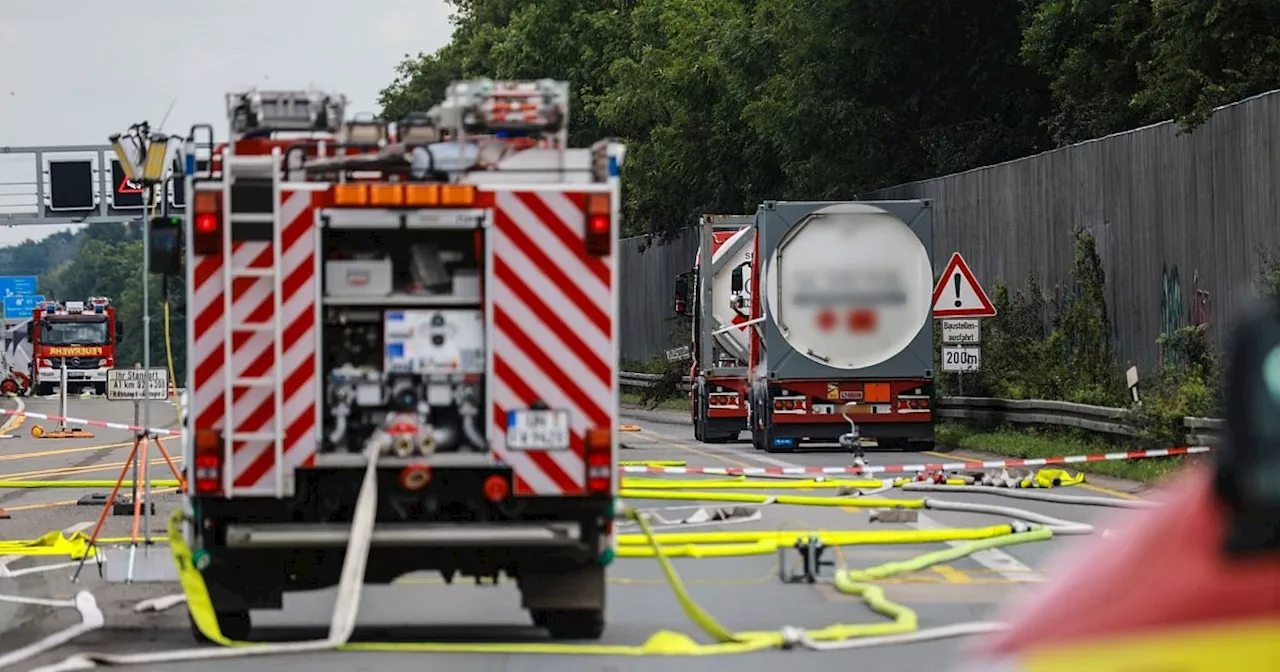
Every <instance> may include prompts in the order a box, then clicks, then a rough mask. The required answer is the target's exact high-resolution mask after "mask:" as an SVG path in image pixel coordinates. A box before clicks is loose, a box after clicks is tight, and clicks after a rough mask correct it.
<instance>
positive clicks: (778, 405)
mask: <svg viewBox="0 0 1280 672" xmlns="http://www.w3.org/2000/svg"><path fill="white" fill-rule="evenodd" d="M773 410H775V411H781V410H782V402H781V401H775V402H773Z"/></svg>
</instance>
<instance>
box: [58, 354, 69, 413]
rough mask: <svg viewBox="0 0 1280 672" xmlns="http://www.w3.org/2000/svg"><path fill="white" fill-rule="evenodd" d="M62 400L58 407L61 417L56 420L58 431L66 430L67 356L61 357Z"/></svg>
mask: <svg viewBox="0 0 1280 672" xmlns="http://www.w3.org/2000/svg"><path fill="white" fill-rule="evenodd" d="M61 387H62V400H61V404H60V408H61V409H62V413H61V415H62V419H61V420H59V421H58V431H59V432H65V431H67V358H66V357H63V358H62V385H61Z"/></svg>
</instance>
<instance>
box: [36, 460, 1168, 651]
mask: <svg viewBox="0 0 1280 672" xmlns="http://www.w3.org/2000/svg"><path fill="white" fill-rule="evenodd" d="M375 469H376V458H375V459H372V460H370V461H369V467H368V469H367V471H366V475H365V482H364V486H363V488H362V490H361V493H360V497H359V499H358V501H357V509H356V514H355V518H354V522H353V524H352V537H351V542H350V544H349V545H348V547H347V552H346V560H345V562H344V565H343V574H342V579H341V581H340V582H339V587H338V600H337V603H336V604H335V607H334V616H333V619H332V621H331V623H330V628H329V635H328V636H327V637H325V638H324V639H319V640H313V641H305V642H289V643H278V644H277V643H272V644H255V643H250V642H238V641H232V640H229V639H227V638H226V637H224V636H223V635H222V633H221V632H220V631H219V630H218V625H217V621H216V618H214V617H213V612H212V606H211V604H210V602H209V599H208V594H207V592H206V589H205V587H204V582H203V580H202V578H201V577H200V573H199V571H198V570H197V569H196V568H195V563H194V561H193V559H192V553H191V549H190V548H188V547H187V545H186V542H185V539H184V536H183V534H182V529H181V528H182V524H183V520H182V517H181V514H180V513H175V515H174V517H173V518H172V519H171V520H170V527H169V541H170V546H171V551H172V553H173V555H174V560H175V563H176V565H177V567H178V570H179V579H180V582H181V585H182V588H183V595H182V596H175V597H174V598H162V599H161V600H160V601H158V602H157V601H155V600H152V601H150V603H149V604H147V605H145V607H151V608H159V607H167V606H173V605H176V604H179V603H181V602H182V601H186V602H187V604H188V608H189V609H190V611H191V614H192V617H193V619H194V622H195V624H196V626H197V627H198V628H199V630H200V631H201V632H202V633H203V634H204V635H205V636H206V637H207V638H209V639H210V640H212V641H214V642H217V643H219V644H222V645H223V647H224V648H208V647H205V648H193V649H187V650H179V651H162V652H154V653H141V654H80V655H77V656H73V657H71V658H69V659H67V660H65V661H63V662H62V663H59V664H56V665H53V666H49V667H45V668H41V669H43V670H45V672H53V671H54V670H79V669H91V668H93V667H95V666H97V665H98V664H105V665H139V664H157V663H166V662H169V663H172V662H178V661H184V660H216V659H223V658H239V657H245V656H259V655H270V654H279V653H303V652H312V651H332V650H343V651H421V652H438V653H466V652H473V653H542V654H561V655H565V654H579V655H616V656H642V655H714V654H727V653H745V652H749V651H758V650H762V649H771V648H789V647H802V648H810V649H821V650H826V649H829V648H854V647H861V646H871V645H878V644H888V643H903V642H910V641H920V640H922V639H929V638H938V637H955V636H962V635H969V634H977V633H981V632H990V631H992V630H994V629H998V628H999V627H1001V626H1000V625H999V624H993V623H975V624H962V625H959V626H947V627H943V628H937V629H932V630H920V629H919V627H918V619H917V617H916V615H915V612H914V611H912V610H911V609H910V608H908V607H905V606H903V605H900V604H896V603H894V602H892V601H890V600H888V599H887V598H886V597H885V595H884V592H883V589H881V588H880V587H879V586H876V585H874V584H872V583H870V582H871V581H875V580H879V579H883V578H887V577H890V576H894V575H897V574H902V573H906V572H913V571H919V570H920V569H923V568H926V567H929V566H931V565H934V564H938V563H942V562H947V561H951V560H955V559H957V558H962V557H965V556H968V555H972V554H974V553H978V552H980V551H983V550H989V549H992V548H998V547H1002V546H1009V545H1014V544H1022V543H1030V542H1034V541H1043V540H1047V539H1050V538H1052V537H1053V536H1055V535H1057V534H1087V533H1089V532H1090V531H1092V529H1093V528H1092V526H1089V525H1086V524H1083V523H1075V522H1071V521H1064V520H1060V519H1057V518H1052V517H1049V516H1045V515H1042V514H1037V513H1035V512H1030V511H1023V510H1019V509H1016V508H1012V507H1003V506H991V505H979V504H969V503H963V502H947V501H942V500H934V499H920V500H907V499H902V500H899V499H892V498H870V497H850V496H836V497H810V496H788V495H765V494H754V493H731V492H723V490H724V489H728V487H727V486H726V487H722V488H717V489H718V490H721V491H715V489H713V490H708V491H701V492H681V491H676V490H678V489H679V488H678V487H677V486H674V485H665V484H664V485H662V486H659V487H653V488H646V487H644V486H645V485H646V483H644V482H640V483H628V484H627V485H629V486H632V487H629V488H627V489H624V491H623V492H622V497H623V498H624V499H625V500H629V501H638V500H641V499H657V500H667V499H682V500H688V499H699V500H705V501H734V502H742V501H744V498H746V501H750V502H752V503H758V504H784V505H787V504H789V505H800V506H815V505H816V506H831V505H836V504H835V502H836V501H838V505H839V506H843V507H858V508H867V509H874V508H879V507H894V508H895V509H907V508H912V509H932V510H939V511H964V512H971V513H982V514H990V515H998V516H1004V517H1007V518H1012V519H1014V521H1013V522H1011V523H1006V524H997V525H991V526H988V527H983V528H959V529H942V530H933V529H931V530H884V531H873V530H854V531H845V532H839V531H836V532H831V531H786V532H768V531H765V532H757V531H740V532H691V533H658V532H655V531H654V530H653V529H652V527H651V525H650V523H649V522H648V519H647V517H646V516H644V515H642V513H643V512H641V511H638V510H637V509H636V508H634V506H632V505H627V506H626V507H625V509H624V513H623V515H624V516H625V517H626V518H627V519H628V520H630V521H633V522H634V523H635V524H637V525H638V526H639V528H640V530H641V533H640V534H634V535H619V537H618V543H619V550H620V556H621V557H653V558H656V559H657V560H658V562H659V563H660V565H661V567H662V570H663V574H664V576H665V577H666V580H667V583H668V584H669V585H670V587H671V589H672V591H673V593H674V594H675V596H676V598H677V601H678V602H679V603H680V605H681V608H682V610H683V611H684V612H685V614H686V616H688V617H689V618H690V620H691V621H692V622H693V623H694V624H695V625H696V626H697V627H698V629H699V630H701V631H702V632H704V633H706V634H707V635H709V636H710V637H711V638H712V639H713V640H714V641H715V643H713V644H699V643H697V642H695V641H694V640H692V639H691V638H689V637H688V636H687V635H685V634H683V633H679V632H674V631H661V632H658V633H656V634H654V635H653V636H651V637H650V638H649V639H648V640H647V641H646V642H645V643H644V644H641V645H608V644H585V645H575V644H557V643H446V642H424V643H390V642H389V643H376V642H360V643H354V642H351V641H350V638H351V634H352V632H353V630H354V623H355V620H354V619H355V616H356V613H357V612H358V608H359V598H360V595H361V587H362V585H363V578H362V577H363V569H364V563H365V561H366V560H367V557H368V549H369V542H370V538H371V534H372V529H373V506H374V503H375V502H376V498H377V485H376V483H375V481H374V478H373V475H374V472H375ZM680 485H681V486H684V487H688V488H699V487H703V486H704V485H705V483H699V482H697V481H689V482H688V483H687V484H686V483H681V484H680ZM808 485H809V486H810V487H813V484H808ZM877 485H879V484H878V483H877ZM923 485H926V484H906V486H905V487H904V488H903V489H906V490H915V489H929V488H926V487H920V486H923ZM635 486H640V487H635ZM748 487H750V486H748ZM845 487H847V486H845ZM931 487H939V486H931ZM941 487H946V486H941ZM953 487H954V486H953ZM974 488H975V486H959V487H956V488H955V489H959V490H974ZM948 490H950V488H949V489H948ZM993 490H995V493H994V494H999V495H1003V496H1012V497H1019V498H1027V499H1043V500H1045V501H1058V499H1057V498H1060V497H1061V496H1057V495H1052V494H1051V493H1045V492H1036V491H1018V490H1008V489H1003V488H994V489H993ZM1051 496H1052V497H1055V499H1048V497H1051ZM1066 499H1068V500H1071V502H1072V503H1074V501H1075V500H1076V499H1077V498H1071V497H1067V498H1066ZM1078 499H1080V500H1081V501H1080V502H1079V503H1081V504H1087V505H1093V506H1100V505H1101V506H1121V507H1128V508H1145V507H1149V506H1159V504H1154V503H1150V502H1132V501H1125V500H1105V499H1102V498H1094V497H1090V498H1078ZM832 500H835V501H832ZM806 539H812V540H813V541H814V542H816V543H822V544H826V545H833V546H838V545H846V544H869V543H875V544H883V543H899V544H911V543H928V542H937V541H963V542H964V543H961V544H958V545H956V547H954V548H950V549H946V550H943V551H937V552H933V553H927V554H924V555H921V556H918V557H916V558H913V559H911V560H909V561H905V562H895V563H888V564H885V565H880V566H877V567H872V568H868V569H862V570H851V569H847V568H842V569H839V570H838V571H837V572H836V573H835V574H834V576H833V579H832V581H833V585H834V586H835V588H836V589H837V590H839V591H840V592H842V593H845V594H848V595H854V596H858V597H860V598H861V599H862V601H863V602H864V603H865V604H866V605H867V606H868V607H869V608H871V609H872V610H874V611H876V612H877V613H879V614H881V615H883V616H885V617H887V618H888V619H889V620H887V621H885V622H881V623H871V624H860V625H836V626H830V627H827V628H821V629H816V630H801V629H797V628H793V627H783V628H781V629H778V630H770V631H753V632H732V631H729V630H728V629H726V628H725V627H724V626H723V625H721V624H720V623H719V622H718V621H716V620H715V619H714V618H713V617H712V616H710V615H709V614H708V613H707V612H706V611H705V610H703V609H702V607H701V606H700V605H698V604H697V603H696V602H695V601H694V600H693V598H692V597H691V596H690V594H689V592H688V590H687V589H686V588H685V586H684V584H683V582H682V581H681V580H680V577H679V576H678V575H677V574H676V572H675V569H674V567H673V566H672V565H671V562H670V560H669V558H671V557H682V556H683V557H725V556H729V555H748V554H759V553H769V552H775V551H777V549H779V548H786V547H787V546H788V545H792V544H795V543H797V542H800V541H802V540H806ZM139 608H140V609H142V608H144V605H142V604H140V605H139ZM86 622H87V621H86ZM99 627H100V626H99ZM46 650H47V649H46Z"/></svg>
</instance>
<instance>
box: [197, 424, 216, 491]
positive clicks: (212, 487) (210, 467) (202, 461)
mask: <svg viewBox="0 0 1280 672" xmlns="http://www.w3.org/2000/svg"><path fill="white" fill-rule="evenodd" d="M195 453H196V460H195V468H196V478H195V489H196V494H197V495H217V494H220V493H221V492H222V453H223V450H222V433H221V432H219V431H218V430H216V429H198V430H196V451H195Z"/></svg>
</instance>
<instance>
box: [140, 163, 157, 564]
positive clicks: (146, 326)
mask: <svg viewBox="0 0 1280 672" xmlns="http://www.w3.org/2000/svg"><path fill="white" fill-rule="evenodd" d="M153 191H155V187H154V186H153V185H152V186H148V187H147V188H146V189H144V190H143V193H142V208H143V209H142V240H143V251H142V369H143V371H146V372H147V373H144V374H143V376H144V378H143V383H142V389H143V393H142V427H144V428H146V427H150V426H151V401H150V397H151V395H150V394H148V392H150V390H149V389H148V388H149V385H147V382H148V381H149V378H148V376H150V371H151V294H150V291H149V288H150V285H151V255H149V254H147V252H146V241H149V240H151V218H150V217H148V216H147V207H148V206H149V205H150V203H149V202H148V201H150V200H151V198H152V197H153V193H152V192H153ZM142 434H143V437H142V439H143V441H145V442H150V441H151V430H149V429H143V430H142ZM144 445H145V444H144ZM143 455H146V451H145V449H144V451H143ZM145 478H146V483H145V484H144V496H145V497H146V500H145V501H144V502H143V506H142V513H143V525H144V526H145V528H146V532H145V536H144V537H143V539H144V540H145V542H144V543H145V550H144V552H146V553H149V552H150V549H151V470H150V469H148V470H146V476H145Z"/></svg>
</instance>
